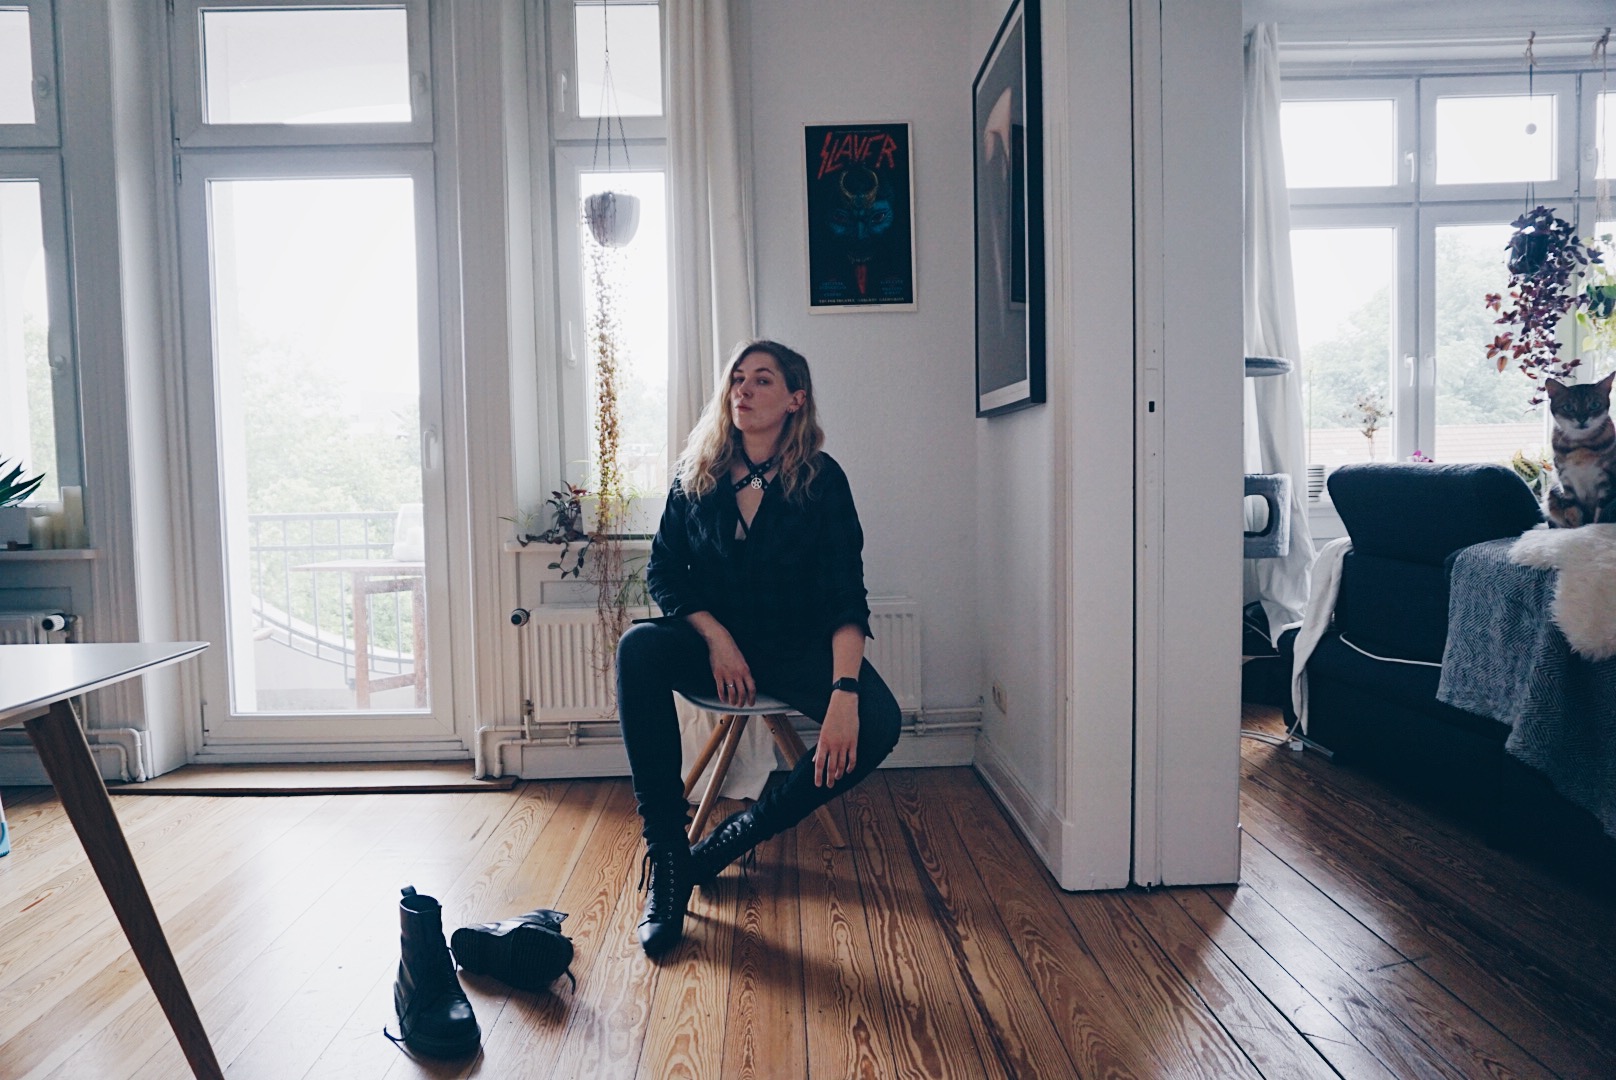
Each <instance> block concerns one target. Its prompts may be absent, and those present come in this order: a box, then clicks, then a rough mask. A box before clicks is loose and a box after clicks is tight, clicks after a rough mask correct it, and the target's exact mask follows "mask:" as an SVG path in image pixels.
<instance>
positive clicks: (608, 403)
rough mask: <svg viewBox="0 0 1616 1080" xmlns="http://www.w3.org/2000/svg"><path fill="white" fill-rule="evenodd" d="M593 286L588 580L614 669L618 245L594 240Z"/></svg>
mask: <svg viewBox="0 0 1616 1080" xmlns="http://www.w3.org/2000/svg"><path fill="white" fill-rule="evenodd" d="M588 247H589V284H590V291H591V293H592V296H593V299H594V303H593V305H592V306H591V309H590V313H589V345H590V350H591V352H592V354H593V357H594V361H595V497H596V499H597V501H598V509H597V510H596V514H595V522H594V529H593V531H591V533H590V536H589V546H590V548H592V549H593V550H594V553H595V554H594V558H593V559H592V560H591V561H590V576H591V578H592V579H593V581H594V583H595V586H596V595H595V611H596V615H597V619H598V622H599V625H600V629H601V631H602V635H603V637H604V638H605V642H604V645H605V647H604V648H603V649H602V651H601V653H600V655H599V656H597V657H596V662H597V665H598V666H599V667H600V669H601V670H602V671H603V672H604V671H605V670H606V669H608V668H609V667H610V666H611V663H612V657H613V656H614V655H615V654H616V652H617V642H618V640H619V639H620V638H621V637H622V636H623V632H624V631H625V630H627V629H628V624H629V615H628V604H627V603H626V596H625V586H626V584H627V579H628V577H629V575H628V573H627V572H626V571H625V568H624V565H623V563H624V560H623V541H622V533H623V527H624V525H625V524H626V522H627V518H628V498H627V494H626V492H625V491H624V488H623V472H622V466H621V464H620V454H619V451H620V427H619V417H618V401H617V399H618V361H619V359H620V357H619V355H618V350H619V342H620V341H621V333H622V327H621V323H620V321H619V318H618V307H619V300H620V294H619V291H618V285H617V283H618V280H619V277H620V274H621V270H622V256H621V255H620V253H619V252H618V249H616V248H615V247H607V246H605V245H603V244H600V243H598V242H591V243H589V245H588Z"/></svg>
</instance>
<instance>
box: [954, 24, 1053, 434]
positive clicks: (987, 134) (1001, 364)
mask: <svg viewBox="0 0 1616 1080" xmlns="http://www.w3.org/2000/svg"><path fill="white" fill-rule="evenodd" d="M1041 79H1042V75H1041V65H1040V63H1039V33H1038V0H1015V2H1014V3H1012V4H1011V5H1010V10H1009V12H1008V13H1007V14H1006V15H1005V17H1004V22H1003V24H1001V25H1000V27H999V32H998V34H997V35H996V36H995V37H994V39H993V45H992V47H991V48H989V49H988V55H987V58H986V59H985V60H983V61H982V67H981V68H980V69H979V70H978V71H977V73H976V79H975V81H974V82H972V84H971V90H972V100H973V109H972V117H973V120H974V121H975V130H976V142H975V145H976V151H975V170H974V175H975V179H976V213H975V217H976V415H978V416H997V415H999V414H1001V413H1006V412H1010V411H1012V410H1015V409H1021V408H1025V407H1027V406H1029V405H1037V404H1040V403H1042V402H1043V401H1044V400H1045V390H1044V192H1043V175H1044V153H1043V100H1042V92H1041V89H1040V85H1041Z"/></svg>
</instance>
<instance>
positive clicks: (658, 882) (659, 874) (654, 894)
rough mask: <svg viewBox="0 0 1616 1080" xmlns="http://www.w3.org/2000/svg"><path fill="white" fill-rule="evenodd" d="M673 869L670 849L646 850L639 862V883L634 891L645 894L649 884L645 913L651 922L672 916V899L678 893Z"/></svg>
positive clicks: (673, 904)
mask: <svg viewBox="0 0 1616 1080" xmlns="http://www.w3.org/2000/svg"><path fill="white" fill-rule="evenodd" d="M675 867H676V861H675V857H674V853H673V851H672V850H671V849H662V850H657V849H648V850H647V851H646V853H645V855H644V857H643V858H641V860H640V883H639V885H638V886H637V887H636V891H638V892H645V891H646V884H647V882H649V883H650V893H651V895H650V897H649V901H648V903H647V904H646V908H645V911H646V916H647V917H648V918H652V919H653V921H655V920H656V919H658V918H661V917H667V916H671V915H672V914H673V910H674V907H675V903H674V897H675V896H677V895H678V891H679V886H678V883H677V881H676V877H677V871H676V869H675Z"/></svg>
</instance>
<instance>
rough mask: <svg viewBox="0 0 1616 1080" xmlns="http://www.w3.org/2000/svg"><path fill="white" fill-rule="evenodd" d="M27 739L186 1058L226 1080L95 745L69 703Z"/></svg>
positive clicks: (206, 1079)
mask: <svg viewBox="0 0 1616 1080" xmlns="http://www.w3.org/2000/svg"><path fill="white" fill-rule="evenodd" d="M25 726H26V727H27V729H28V737H29V738H30V739H32V740H33V742H34V748H35V749H36V750H38V751H39V759H40V761H41V762H42V763H43V764H44V766H45V772H46V773H48V774H49V775H50V779H51V783H52V784H54V785H56V795H57V797H58V798H60V799H61V800H62V809H63V810H65V811H67V817H68V820H69V821H71V822H72V823H73V830H74V831H75V832H76V833H78V836H79V842H80V843H81V844H83V845H84V853H85V854H86V855H87V856H89V859H90V866H91V867H92V868H94V870H95V876H96V877H97V878H99V879H100V880H101V888H102V889H104V890H105V891H106V894H107V899H108V900H109V901H111V903H112V910H113V913H114V914H116V915H117V916H118V922H119V923H121V924H122V925H123V932H124V935H125V936H126V937H128V939H129V945H130V947H131V948H132V949H133V950H134V953H135V958H136V959H137V960H139V961H140V967H141V970H143V971H145V973H146V981H147V982H149V983H151V988H152V993H154V994H155V995H156V996H157V1003H158V1004H159V1005H161V1006H162V1007H163V1012H164V1013H165V1014H166V1015H167V1016H168V1023H169V1026H170V1027H172V1028H173V1029H174V1036H175V1037H176V1038H177V1039H178V1040H179V1044H180V1049H181V1050H183V1051H185V1060H186V1061H188V1062H190V1064H191V1072H192V1073H194V1074H195V1075H196V1076H197V1077H198V1078H200V1080H223V1077H224V1072H223V1070H221V1069H220V1068H219V1062H218V1059H217V1058H215V1057H214V1055H213V1046H212V1044H211V1043H209V1042H208V1033H207V1031H206V1030H205V1029H204V1028H203V1027H202V1018H201V1017H199V1016H198V1015H197V1012H196V1006H195V1005H194V1004H192V1002H191V994H190V991H189V990H187V989H186V988H185V979H184V978H183V977H182V976H181V975H180V969H179V965H178V964H177V963H175V961H174V953H173V952H172V951H171V950H170V949H169V947H168V939H167V938H166V937H164V935H163V927H162V924H161V923H159V922H158V921H157V912H156V911H155V910H154V909H153V908H152V902H151V897H150V896H149V895H147V893H146V885H145V883H144V882H142V881H141V879H140V870H139V869H138V868H137V867H136V866H135V859H134V856H133V855H132V854H130V851H129V842H128V840H126V839H125V838H124V835H123V828H122V826H120V825H119V824H118V818H117V815H116V814H114V813H113V812H112V800H111V798H109V797H108V795H107V789H106V785H104V784H103V783H102V782H101V773H100V770H98V769H97V768H96V765H95V758H94V757H92V756H91V754H90V745H89V743H87V742H86V741H85V739H84V732H83V731H81V730H80V729H79V725H78V721H76V720H75V719H74V718H73V712H72V710H71V709H70V708H69V707H68V704H67V702H65V701H59V702H57V703H56V704H54V705H52V706H51V709H50V712H48V713H46V714H45V715H44V716H36V717H35V718H34V719H32V720H29V721H28V722H27V723H26V725H25Z"/></svg>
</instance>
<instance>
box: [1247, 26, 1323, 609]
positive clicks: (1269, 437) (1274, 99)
mask: <svg viewBox="0 0 1616 1080" xmlns="http://www.w3.org/2000/svg"><path fill="white" fill-rule="evenodd" d="M1279 102H1280V95H1279V34H1278V30H1277V28H1276V27H1275V26H1274V24H1273V23H1262V24H1260V25H1258V26H1257V27H1256V28H1255V29H1253V30H1252V32H1251V35H1250V37H1248V38H1247V40H1246V108H1245V150H1246V232H1245V237H1246V243H1245V249H1246V250H1245V278H1246V280H1245V287H1246V312H1245V315H1246V355H1247V356H1282V357H1285V358H1287V359H1290V360H1294V361H1297V365H1296V367H1295V369H1294V370H1292V371H1291V373H1290V374H1288V375H1270V376H1265V377H1262V378H1248V379H1246V380H1245V386H1246V431H1245V446H1246V472H1248V473H1286V474H1288V475H1289V476H1290V478H1291V544H1290V554H1288V555H1286V556H1284V557H1283V558H1277V559H1247V560H1246V571H1245V599H1246V602H1247V603H1250V602H1252V601H1254V600H1260V601H1261V602H1262V606H1263V610H1264V612H1266V613H1267V615H1268V626H1269V629H1270V631H1271V633H1272V634H1273V636H1274V637H1276V638H1277V637H1278V636H1279V631H1280V629H1281V628H1282V627H1284V626H1287V625H1289V624H1292V623H1297V622H1300V621H1301V619H1302V612H1303V611H1304V610H1305V609H1306V607H1307V589H1308V568H1309V567H1310V566H1311V565H1312V563H1313V533H1312V530H1311V529H1310V528H1309V527H1308V521H1307V448H1306V442H1305V438H1304V434H1305V432H1304V428H1303V422H1302V416H1303V414H1302V370H1301V363H1300V352H1301V346H1300V342H1299V340H1298V337H1297V332H1296V289H1295V285H1294V282H1293V279H1292V277H1291V238H1290V234H1291V210H1290V197H1289V194H1288V193H1287V191H1286V188H1285V157H1284V154H1283V152H1282V150H1281V147H1280V139H1279Z"/></svg>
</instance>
